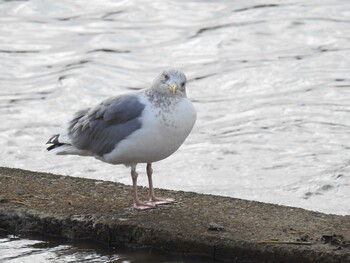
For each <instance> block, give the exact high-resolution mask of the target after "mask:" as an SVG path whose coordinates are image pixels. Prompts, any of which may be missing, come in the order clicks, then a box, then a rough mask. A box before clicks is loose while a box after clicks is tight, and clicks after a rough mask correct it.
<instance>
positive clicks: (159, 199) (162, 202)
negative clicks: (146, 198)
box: [150, 196, 175, 205]
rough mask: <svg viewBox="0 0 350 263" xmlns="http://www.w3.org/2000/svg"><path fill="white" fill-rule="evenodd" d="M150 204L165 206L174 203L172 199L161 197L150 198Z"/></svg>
mask: <svg viewBox="0 0 350 263" xmlns="http://www.w3.org/2000/svg"><path fill="white" fill-rule="evenodd" d="M150 201H151V202H153V203H154V204H156V205H165V204H171V203H174V202H175V199H174V198H162V197H156V196H154V197H151V199H150Z"/></svg>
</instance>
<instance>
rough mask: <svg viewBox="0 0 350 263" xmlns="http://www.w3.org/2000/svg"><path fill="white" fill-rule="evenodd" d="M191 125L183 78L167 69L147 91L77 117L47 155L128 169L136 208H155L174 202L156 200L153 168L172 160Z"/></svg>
mask: <svg viewBox="0 0 350 263" xmlns="http://www.w3.org/2000/svg"><path fill="white" fill-rule="evenodd" d="M195 122H196V110H195V108H194V106H193V105H192V102H191V101H190V100H189V99H188V98H187V94H186V76H185V74H184V73H182V72H181V71H179V70H176V69H167V70H164V71H162V72H161V73H160V74H159V75H158V77H156V78H155V80H154V81H153V84H152V85H151V87H150V88H148V89H144V90H141V91H138V92H134V93H130V94H124V95H119V96H115V97H111V98H108V99H106V100H104V101H102V102H101V103H100V104H98V105H96V106H94V107H91V108H88V109H84V110H81V111H78V112H77V113H75V115H74V116H73V117H72V119H71V120H70V121H69V122H68V123H67V124H66V125H64V126H63V128H62V130H61V132H60V133H59V134H56V135H54V136H53V137H51V138H50V139H49V140H48V142H47V144H50V146H49V147H48V148H47V150H48V151H49V152H52V153H54V154H57V155H81V156H93V157H95V158H97V159H99V160H101V161H103V162H106V163H110V164H124V165H126V166H127V167H130V168H131V178H132V185H133V191H132V193H133V202H134V204H133V206H134V208H136V209H149V208H155V207H156V206H157V205H159V204H167V203H172V202H175V200H174V199H172V198H162V197H157V196H156V195H155V193H154V189H153V182H152V174H153V170H152V163H153V162H157V161H160V160H162V159H165V158H167V157H169V156H170V155H171V154H173V153H174V152H175V151H176V150H177V149H178V148H179V147H180V146H181V145H182V143H183V142H184V141H185V139H186V138H187V136H188V135H189V134H190V132H191V130H192V128H193V126H194V124H195ZM139 163H145V164H146V172H147V176H148V184H149V190H148V194H149V201H145V202H143V201H140V200H139V198H138V195H137V177H138V173H137V172H136V166H137V164H139Z"/></svg>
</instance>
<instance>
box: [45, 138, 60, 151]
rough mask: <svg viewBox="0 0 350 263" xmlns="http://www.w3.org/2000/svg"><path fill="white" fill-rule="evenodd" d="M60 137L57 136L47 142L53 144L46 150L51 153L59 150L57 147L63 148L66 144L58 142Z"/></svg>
mask: <svg viewBox="0 0 350 263" xmlns="http://www.w3.org/2000/svg"><path fill="white" fill-rule="evenodd" d="M59 136H60V135H59V134H56V135H54V136H52V137H51V138H50V139H49V140H48V141H47V142H46V144H52V145H50V146H49V147H47V148H46V150H48V151H51V150H52V149H55V148H57V147H60V146H62V145H63V144H64V143H60V142H59V141H58V137H59Z"/></svg>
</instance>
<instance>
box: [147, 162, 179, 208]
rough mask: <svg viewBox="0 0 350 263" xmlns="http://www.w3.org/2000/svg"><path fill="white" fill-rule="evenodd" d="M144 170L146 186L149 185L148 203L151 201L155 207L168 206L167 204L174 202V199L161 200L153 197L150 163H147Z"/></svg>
mask: <svg viewBox="0 0 350 263" xmlns="http://www.w3.org/2000/svg"><path fill="white" fill-rule="evenodd" d="M146 169H147V176H148V185H149V190H148V195H149V199H150V201H153V202H154V203H155V204H157V205H162V204H169V203H173V202H175V199H173V198H162V197H157V196H156V195H155V193H154V190H153V181H152V174H153V169H152V163H147V168H146Z"/></svg>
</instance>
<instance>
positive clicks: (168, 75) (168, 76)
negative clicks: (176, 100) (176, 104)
mask: <svg viewBox="0 0 350 263" xmlns="http://www.w3.org/2000/svg"><path fill="white" fill-rule="evenodd" d="M152 89H154V90H156V91H157V92H159V93H161V94H163V95H165V96H174V97H175V96H180V97H186V76H185V74H184V73H182V72H181V71H179V70H177V69H166V70H164V71H162V73H160V75H159V76H158V77H157V78H156V79H155V80H154V82H153V85H152Z"/></svg>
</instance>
